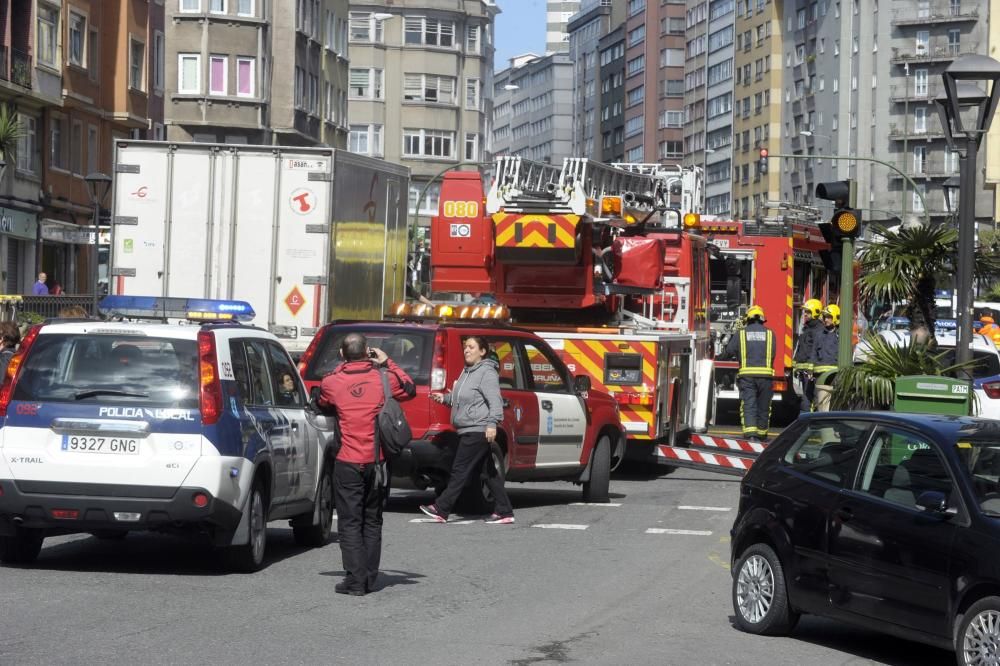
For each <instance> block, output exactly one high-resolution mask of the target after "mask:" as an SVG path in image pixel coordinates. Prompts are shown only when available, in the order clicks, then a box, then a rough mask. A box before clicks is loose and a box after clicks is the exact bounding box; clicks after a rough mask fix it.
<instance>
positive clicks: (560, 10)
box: [545, 0, 581, 55]
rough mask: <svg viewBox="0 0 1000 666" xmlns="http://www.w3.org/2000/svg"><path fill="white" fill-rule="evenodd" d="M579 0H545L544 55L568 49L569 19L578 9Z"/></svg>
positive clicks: (564, 51)
mask: <svg viewBox="0 0 1000 666" xmlns="http://www.w3.org/2000/svg"><path fill="white" fill-rule="evenodd" d="M580 2H581V0H546V3H545V55H549V54H550V53H566V52H567V51H569V31H568V29H567V24H568V23H569V20H570V19H571V18H572V17H573V15H574V14H576V13H577V12H578V11H580Z"/></svg>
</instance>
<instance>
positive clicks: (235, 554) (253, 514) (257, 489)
mask: <svg viewBox="0 0 1000 666" xmlns="http://www.w3.org/2000/svg"><path fill="white" fill-rule="evenodd" d="M246 510H247V523H248V526H247V527H248V530H249V532H250V535H249V536H250V538H249V539H248V540H247V543H245V544H240V545H238V546H230V547H229V549H228V550H227V551H226V560H227V564H228V565H229V568H230V569H232V570H234V571H241V572H243V573H253V572H254V571H259V570H260V568H261V567H262V566H264V551H265V549H266V547H267V496H266V494H265V493H264V484H263V483H262V482H261V480H260V479H259V478H258V479H256V480H254V483H253V489H252V490H251V491H250V500H249V501H248V502H247V509H246Z"/></svg>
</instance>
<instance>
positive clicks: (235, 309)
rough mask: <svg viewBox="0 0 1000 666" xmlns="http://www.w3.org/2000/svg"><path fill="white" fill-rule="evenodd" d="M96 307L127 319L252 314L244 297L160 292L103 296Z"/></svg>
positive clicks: (222, 318)
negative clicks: (171, 295) (165, 294)
mask: <svg viewBox="0 0 1000 666" xmlns="http://www.w3.org/2000/svg"><path fill="white" fill-rule="evenodd" d="M97 309H98V310H99V311H100V313H101V314H103V315H105V316H107V317H122V318H129V319H189V320H192V321H206V322H208V321H250V320H252V319H253V318H254V317H256V316H257V315H256V313H255V312H254V311H253V308H252V307H251V306H250V304H249V303H247V302H246V301H232V300H217V299H211V298H164V297H160V296H105V297H104V298H103V299H101V302H100V303H99V304H98V306H97Z"/></svg>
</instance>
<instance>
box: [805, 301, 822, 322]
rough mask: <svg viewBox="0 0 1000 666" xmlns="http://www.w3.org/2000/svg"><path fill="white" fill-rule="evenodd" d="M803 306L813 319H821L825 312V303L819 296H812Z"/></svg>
mask: <svg viewBox="0 0 1000 666" xmlns="http://www.w3.org/2000/svg"><path fill="white" fill-rule="evenodd" d="M802 307H803V308H804V309H805V311H806V312H807V313H808V314H809V316H810V317H812V318H813V319H819V317H820V315H821V314H823V303H821V302H820V300H819V299H818V298H810V299H809V300H808V301H806V302H805V303H803V305H802Z"/></svg>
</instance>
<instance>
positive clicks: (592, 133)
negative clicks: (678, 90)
mask: <svg viewBox="0 0 1000 666" xmlns="http://www.w3.org/2000/svg"><path fill="white" fill-rule="evenodd" d="M624 17H625V0H583V2H581V3H580V11H579V12H578V13H577V14H575V15H574V16H572V17H571V18H570V20H569V22H568V23H567V24H566V30H567V33H568V34H569V57H570V61H571V62H572V63H573V107H574V109H575V112H574V114H573V140H572V147H571V152H572V154H573V155H575V156H578V157H586V158H589V159H592V160H598V161H599V160H600V159H601V157H602V155H601V151H602V148H601V133H600V123H599V119H598V114H599V113H600V107H601V97H600V88H599V86H600V83H601V80H600V70H599V67H598V43H599V42H600V39H601V37H603V36H604V35H607V34H608V32H609V31H610V30H611V27H612V26H613V25H617V24H618V23H619V22H621V21H623V20H624Z"/></svg>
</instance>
